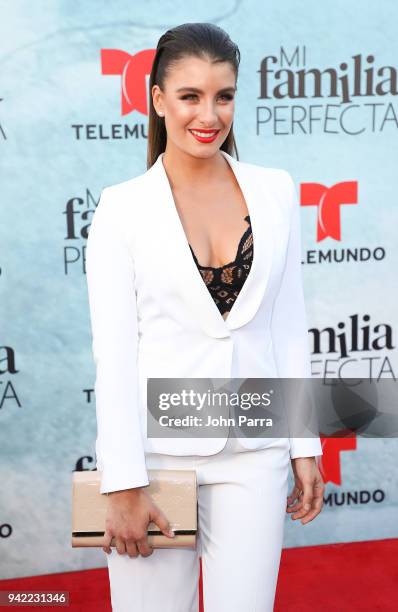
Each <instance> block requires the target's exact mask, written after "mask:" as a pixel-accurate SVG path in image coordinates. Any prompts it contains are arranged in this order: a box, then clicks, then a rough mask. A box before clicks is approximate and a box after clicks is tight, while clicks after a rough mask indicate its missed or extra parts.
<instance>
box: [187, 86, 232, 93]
mask: <svg viewBox="0 0 398 612" xmlns="http://www.w3.org/2000/svg"><path fill="white" fill-rule="evenodd" d="M236 90H237V87H223V89H220V91H218V92H217V93H224V92H227V91H231V92H234V91H236ZM180 91H195V92H196V93H204V92H203V91H202V90H201V89H198V88H197V87H179V88H178V89H176V93H179V92H180Z"/></svg>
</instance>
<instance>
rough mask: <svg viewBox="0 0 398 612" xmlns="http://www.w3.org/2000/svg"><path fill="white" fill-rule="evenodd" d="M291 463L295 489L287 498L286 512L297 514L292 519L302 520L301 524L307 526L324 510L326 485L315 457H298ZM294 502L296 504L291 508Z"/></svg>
mask: <svg viewBox="0 0 398 612" xmlns="http://www.w3.org/2000/svg"><path fill="white" fill-rule="evenodd" d="M291 463H292V468H293V474H294V487H293V490H292V492H291V493H290V495H289V496H288V498H287V506H286V512H295V514H292V519H293V520H296V519H302V521H301V523H302V525H305V524H306V523H309V521H312V520H313V519H314V518H315V517H316V516H318V514H319V513H320V511H321V510H322V506H323V494H324V492H325V484H324V482H323V480H322V476H321V474H320V472H319V469H318V465H317V463H316V459H315V457H296V458H295V459H292V460H291ZM295 500H297V501H296V502H295ZM293 502H295V503H294V504H293V505H292V506H290V504H292V503H293Z"/></svg>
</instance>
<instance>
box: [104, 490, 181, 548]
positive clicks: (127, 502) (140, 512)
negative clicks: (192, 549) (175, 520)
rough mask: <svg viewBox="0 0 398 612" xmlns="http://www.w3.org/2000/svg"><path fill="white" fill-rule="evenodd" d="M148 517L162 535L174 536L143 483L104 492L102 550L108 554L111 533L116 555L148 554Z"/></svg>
mask: <svg viewBox="0 0 398 612" xmlns="http://www.w3.org/2000/svg"><path fill="white" fill-rule="evenodd" d="M152 521H153V522H154V523H155V524H156V525H157V526H158V527H159V528H160V530H161V531H162V532H163V533H164V534H165V535H166V536H168V537H170V538H172V537H174V533H173V531H172V530H171V529H170V524H169V521H168V520H167V518H166V516H165V515H164V513H163V512H162V511H161V510H160V508H158V507H157V506H156V504H154V502H153V501H152V499H151V497H150V495H149V494H148V493H147V492H146V491H145V490H144V488H143V487H136V488H134V489H125V490H123V491H112V492H111V493H109V496H108V510H107V514H106V518H105V535H104V546H103V548H102V550H103V551H104V552H106V553H108V554H110V553H111V552H112V550H111V546H110V544H111V540H112V538H113V537H114V538H115V545H116V550H117V552H118V553H119V554H120V555H123V554H125V553H127V554H128V555H129V557H138V555H139V554H141V555H142V556H143V557H149V555H151V554H152V553H153V547H152V546H150V545H149V543H148V525H149V523H150V522H152Z"/></svg>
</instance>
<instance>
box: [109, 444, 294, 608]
mask: <svg viewBox="0 0 398 612" xmlns="http://www.w3.org/2000/svg"><path fill="white" fill-rule="evenodd" d="M146 465H147V468H148V469H157V468H165V469H166V468H169V469H195V470H196V473H197V481H198V485H199V486H198V519H199V524H198V540H197V549H196V550H186V549H184V550H179V549H170V548H168V549H160V548H158V549H156V548H155V549H154V550H153V553H152V554H151V555H150V556H149V557H142V556H141V555H139V556H138V557H136V558H130V557H129V556H128V555H127V553H126V554H124V555H119V553H118V552H117V550H116V548H112V553H111V554H109V555H107V554H106V553H104V554H106V558H107V562H108V571H109V581H110V589H111V599H112V610H113V612H198V610H199V590H198V583H199V569H200V568H199V557H200V556H201V557H202V572H203V576H202V579H203V603H204V612H272V610H273V606H274V598H275V590H276V583H277V578H278V572H279V563H280V555H281V550H282V541H283V529H284V522H285V516H286V496H287V485H288V473H289V465H290V454H289V441H288V439H281V440H278V441H276V442H273V443H272V444H271V446H269V447H268V448H265V449H261V450H256V449H255V450H248V449H245V448H244V447H242V446H241V445H240V443H239V442H238V441H237V440H236V438H234V437H230V438H229V439H228V440H227V443H226V445H225V447H224V448H223V450H222V451H220V452H219V453H217V454H215V455H209V456H204V457H202V456H197V455H191V456H185V457H184V456H174V455H164V454H163V455H162V454H155V453H149V454H147V455H146Z"/></svg>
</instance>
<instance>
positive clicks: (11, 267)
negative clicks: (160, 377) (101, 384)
mask: <svg viewBox="0 0 398 612" xmlns="http://www.w3.org/2000/svg"><path fill="white" fill-rule="evenodd" d="M0 11H1V13H0V14H1V19H0V41H1V42H0V71H1V72H0V74H1V78H0V159H1V162H0V168H1V183H0V189H1V230H0V231H1V255H0V290H1V299H0V303H1V337H0V458H1V461H0V482H1V493H0V551H1V555H0V577H1V578H10V577H17V576H29V575H35V574H43V573H53V572H54V573H55V572H62V571H67V570H75V569H79V568H82V569H83V568H91V567H96V566H105V565H106V559H105V554H104V553H103V552H102V550H101V549H100V550H78V549H72V548H71V545H70V532H71V477H72V471H73V470H90V469H93V468H95V437H96V422H95V396H94V380H95V366H94V362H93V358H92V353H91V330H90V320H89V309H88V296H87V288H86V277H85V248H86V241H87V236H88V233H89V229H90V222H91V219H92V215H93V213H94V211H95V207H96V205H97V203H98V200H99V196H100V193H101V190H102V189H103V187H105V186H108V185H112V184H115V183H118V182H121V181H124V180H127V179H129V178H131V177H134V176H136V175H138V174H141V173H142V172H144V171H145V170H146V148H147V124H148V95H149V90H148V79H149V72H150V66H151V61H152V58H153V55H154V53H155V48H156V44H157V41H158V39H159V37H160V36H161V34H163V33H164V32H165V31H166V30H167V29H169V28H170V27H173V26H175V25H178V24H180V23H186V22H192V21H196V22H197V21H205V22H212V23H215V24H217V25H219V26H221V27H222V28H224V29H225V30H226V31H227V32H228V33H229V34H230V36H231V38H232V39H233V40H234V41H235V42H237V44H238V45H239V48H240V51H241V54H242V60H241V66H240V73H239V78H238V94H237V98H236V117H235V121H234V126H235V134H236V139H237V145H238V151H239V157H240V159H241V160H242V161H248V162H252V163H257V164H261V165H263V166H269V167H275V168H284V169H286V170H288V171H289V172H290V173H291V174H292V176H293V178H294V180H295V184H296V189H297V195H298V197H299V201H300V204H301V209H300V212H301V223H302V269H303V280H304V285H305V297H306V303H307V313H308V322H309V330H308V340H309V344H310V346H311V351H312V373H313V376H314V377H322V376H326V377H337V378H340V377H350V376H354V375H355V376H361V377H364V378H372V379H374V382H375V384H377V383H378V382H379V381H380V380H382V379H389V380H395V378H396V376H397V374H398V363H397V331H398V309H397V297H398V285H397V275H396V271H397V265H398V258H397V252H398V248H397V228H398V214H397V209H398V196H397V193H398V178H397V161H398V157H397V156H398V98H397V87H398V84H397V81H398V79H397V73H398V42H397V36H396V23H397V19H398V6H397V4H396V3H395V2H393V0H389V1H387V0H381V2H379V3H378V4H377V5H375V4H374V3H372V2H358V1H354V0H351V1H347V0H333V2H331V1H330V0H326V1H324V2H322V3H319V2H316V1H313V0H310V1H308V2H305V3H297V2H295V1H294V0H285V1H282V2H281V1H278V2H276V1H270V2H251V1H249V0H241V1H231V0H230V1H228V0H225V1H224V2H223V1H220V2H217V3H214V2H208V1H207V0H203V2H202V3H200V5H198V4H196V5H195V11H193V10H192V9H191V8H190V7H189V5H187V3H186V2H179V1H176V0H173V2H170V1H168V0H162V1H161V2H160V0H159V1H150V0H149V1H147V2H145V3H139V2H131V1H127V0H115V1H114V2H111V3H108V4H106V3H103V2H94V1H91V2H90V0H88V1H85V2H73V3H72V2H68V1H66V0H52V1H51V0H37V1H36V2H34V3H32V2H28V1H27V0H16V1H15V2H12V3H11V2H5V1H0ZM139 54H145V58H146V61H145V62H141V61H137V56H139ZM154 221H156V220H154ZM354 373H355V374H354ZM321 434H322V432H321ZM322 441H323V453H324V454H323V456H322V460H321V463H320V467H321V470H322V474H323V478H324V480H325V482H326V483H327V486H326V492H325V504H324V509H323V511H322V513H321V514H320V515H319V516H318V517H317V519H316V520H315V521H313V522H311V523H309V524H307V525H305V526H303V525H301V523H300V522H297V521H292V520H290V515H286V531H285V546H286V547H292V546H304V545H310V544H323V543H331V542H349V541H358V540H373V539H382V538H390V537H397V526H396V524H397V522H396V515H397V509H398V488H397V475H398V472H397V469H398V468H397V460H396V457H397V450H398V444H397V440H396V438H395V437H394V436H393V435H391V436H390V437H388V436H384V437H379V438H371V439H366V438H365V437H362V436H356V435H351V436H345V437H342V438H329V437H327V436H324V437H323V438H322ZM289 478H290V485H291V484H292V475H290V477H289ZM290 485H289V486H290Z"/></svg>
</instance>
